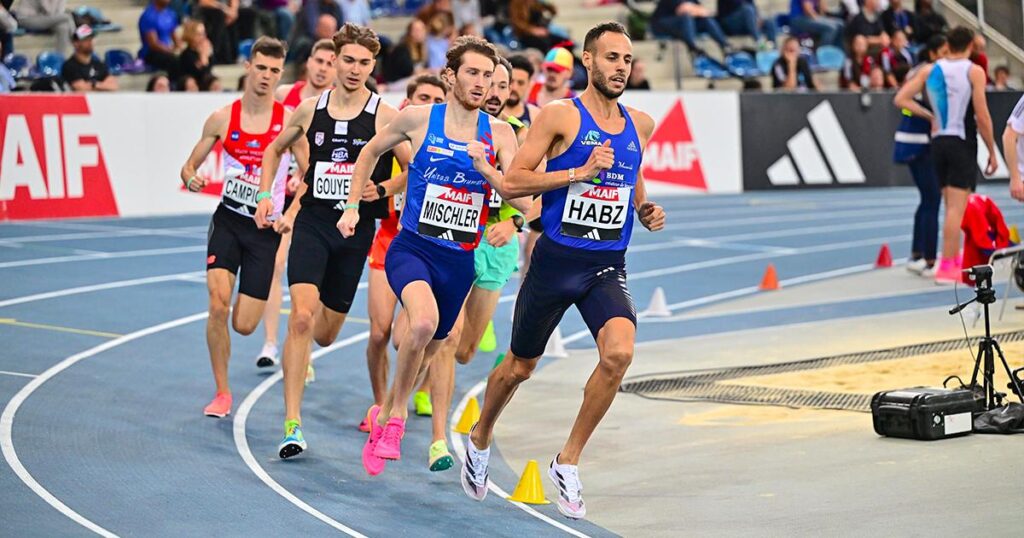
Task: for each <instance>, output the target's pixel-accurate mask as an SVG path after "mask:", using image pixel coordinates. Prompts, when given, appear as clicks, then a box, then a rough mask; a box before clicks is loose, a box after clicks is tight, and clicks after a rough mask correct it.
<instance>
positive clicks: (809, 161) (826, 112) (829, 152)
mask: <svg viewBox="0 0 1024 538" xmlns="http://www.w3.org/2000/svg"><path fill="white" fill-rule="evenodd" d="M807 122H808V123H809V124H810V128H807V127H804V128H803V129H800V132H798V133H796V135H795V136H793V138H790V139H789V141H788V142H786V147H787V148H788V149H789V155H783V156H782V157H781V158H780V159H779V160H777V161H775V163H774V164H772V165H771V166H769V167H768V181H770V182H771V184H772V185H799V184H800V180H801V179H802V180H803V182H804V183H805V184H807V185H828V184H831V183H833V182H839V183H864V181H865V177H864V171H863V170H862V169H861V167H860V163H859V162H857V156H856V155H855V154H854V153H853V148H851V147H850V141H849V140H848V139H847V138H846V133H844V132H843V128H842V126H840V125H839V118H837V117H836V113H835V111H834V110H832V105H830V104H829V102H828V101H822V102H821V104H819V105H818V106H816V107H814V109H812V110H811V111H810V112H808V113H807ZM812 132H813V134H812ZM791 156H792V158H790V157H791ZM826 160H827V161H828V164H826V163H825V161H826ZM794 161H795V162H796V166H795V167H794V166H793V163H794ZM830 168H831V170H830ZM798 172H799V174H798ZM833 174H835V175H834V176H833Z"/></svg>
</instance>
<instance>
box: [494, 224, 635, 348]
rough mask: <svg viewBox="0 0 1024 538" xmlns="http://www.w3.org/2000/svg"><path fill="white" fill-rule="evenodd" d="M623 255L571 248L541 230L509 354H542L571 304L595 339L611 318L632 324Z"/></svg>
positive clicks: (518, 304)
mask: <svg viewBox="0 0 1024 538" xmlns="http://www.w3.org/2000/svg"><path fill="white" fill-rule="evenodd" d="M625 256H626V253H625V251H623V250H618V251H598V250H584V249H579V248H573V247H568V246H565V245H560V244H558V243H556V242H555V241H554V240H552V239H551V238H549V237H548V236H546V235H542V236H541V237H540V239H538V240H537V246H536V247H534V249H533V258H531V260H530V271H529V272H527V273H526V279H525V280H523V285H522V287H520V288H519V297H518V298H517V299H516V310H515V315H514V316H513V318H512V346H511V349H512V353H514V354H515V355H516V356H517V357H520V358H523V359H534V358H537V357H540V356H541V355H543V354H544V347H545V346H546V345H547V341H548V338H550V337H551V333H553V332H554V331H555V327H557V326H558V322H559V321H561V320H562V316H563V315H564V314H565V311H566V310H568V309H569V307H570V306H572V305H576V308H577V310H579V312H580V315H582V316H583V321H584V322H586V324H587V328H589V329H590V334H592V335H593V336H594V339H597V333H598V332H599V331H600V330H601V328H602V327H604V325H605V323H607V322H608V320H610V319H612V318H626V319H628V320H630V321H632V322H633V325H636V307H635V306H633V298H632V297H631V296H630V295H629V290H628V289H627V288H626V261H625Z"/></svg>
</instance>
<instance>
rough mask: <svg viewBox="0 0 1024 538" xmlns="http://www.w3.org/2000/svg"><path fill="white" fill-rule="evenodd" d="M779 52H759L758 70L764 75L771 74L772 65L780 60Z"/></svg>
mask: <svg viewBox="0 0 1024 538" xmlns="http://www.w3.org/2000/svg"><path fill="white" fill-rule="evenodd" d="M779 55H780V53H779V51H777V50H761V51H758V52H757V59H756V62H757V68H758V69H759V70H761V72H762V73H769V72H771V70H772V65H774V64H775V60H778V59H779Z"/></svg>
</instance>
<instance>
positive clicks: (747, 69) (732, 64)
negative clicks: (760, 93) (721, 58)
mask: <svg viewBox="0 0 1024 538" xmlns="http://www.w3.org/2000/svg"><path fill="white" fill-rule="evenodd" d="M725 67H726V68H727V69H728V70H729V72H730V73H732V74H734V75H736V76H738V77H744V78H746V77H757V76H760V75H761V74H762V73H763V72H764V71H762V70H761V69H759V68H758V65H757V62H756V61H755V60H754V57H753V56H751V55H750V53H749V52H734V53H732V54H730V55H728V56H726V57H725Z"/></svg>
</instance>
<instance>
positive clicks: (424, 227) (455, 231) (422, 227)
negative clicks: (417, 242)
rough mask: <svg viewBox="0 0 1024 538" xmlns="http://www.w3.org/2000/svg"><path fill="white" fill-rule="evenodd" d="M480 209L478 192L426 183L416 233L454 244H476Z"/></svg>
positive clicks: (481, 209)
mask: <svg viewBox="0 0 1024 538" xmlns="http://www.w3.org/2000/svg"><path fill="white" fill-rule="evenodd" d="M483 206H484V193H482V192H470V191H468V190H466V189H458V188H454V187H450V186H448V185H437V184H434V183H428V184H427V192H426V194H425V195H424V196H423V207H422V209H421V210H420V219H419V228H418V232H419V233H420V235H425V236H429V237H436V238H438V239H446V240H448V241H454V242H456V243H473V242H476V237H477V233H478V232H479V227H480V213H481V212H482V211H483Z"/></svg>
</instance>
